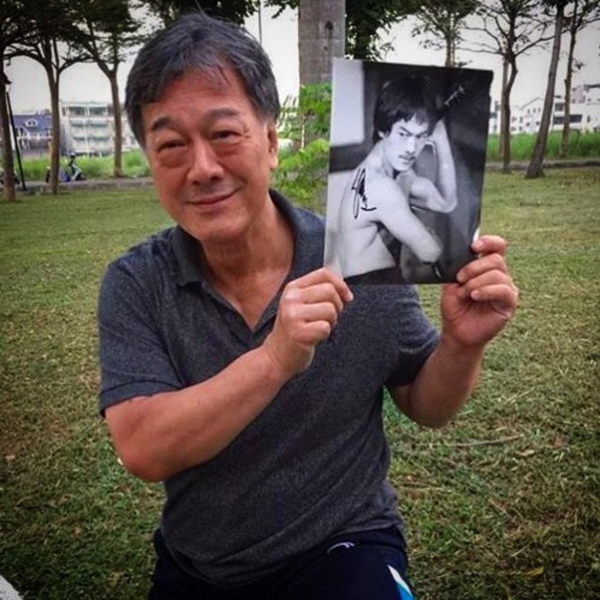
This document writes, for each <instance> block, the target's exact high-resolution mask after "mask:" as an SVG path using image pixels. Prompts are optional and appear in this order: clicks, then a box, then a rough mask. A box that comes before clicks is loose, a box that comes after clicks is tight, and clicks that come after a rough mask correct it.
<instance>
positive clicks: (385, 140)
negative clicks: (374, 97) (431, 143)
mask: <svg viewBox="0 0 600 600" xmlns="http://www.w3.org/2000/svg"><path fill="white" fill-rule="evenodd" d="M428 129H429V127H428V125H427V123H424V122H423V121H417V120H416V119H415V117H412V119H410V120H408V121H406V120H403V121H396V123H394V124H393V125H392V128H391V129H390V131H389V132H388V133H383V132H381V131H380V132H379V135H380V137H381V146H382V149H383V162H384V167H385V169H386V171H394V172H399V173H404V172H405V171H408V170H409V169H410V168H411V167H412V166H413V164H414V162H415V160H416V159H417V157H418V156H419V154H420V153H421V150H423V147H424V146H425V144H426V142H427V139H428V137H429V136H428Z"/></svg>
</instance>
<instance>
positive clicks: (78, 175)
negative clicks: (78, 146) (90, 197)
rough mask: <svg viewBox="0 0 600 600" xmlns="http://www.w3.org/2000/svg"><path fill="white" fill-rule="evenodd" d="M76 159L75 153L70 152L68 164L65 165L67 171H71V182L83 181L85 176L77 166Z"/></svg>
mask: <svg viewBox="0 0 600 600" xmlns="http://www.w3.org/2000/svg"><path fill="white" fill-rule="evenodd" d="M76 158H77V155H76V154H75V152H71V154H69V162H68V163H67V170H70V171H71V173H70V175H71V179H72V180H73V181H85V175H84V174H83V171H82V170H81V169H80V168H79V166H78V165H77V163H76V162H75V159H76Z"/></svg>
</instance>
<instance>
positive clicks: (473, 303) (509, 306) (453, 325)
mask: <svg viewBox="0 0 600 600" xmlns="http://www.w3.org/2000/svg"><path fill="white" fill-rule="evenodd" d="M471 248H472V250H473V252H476V253H477V254H478V257H477V258H476V259H475V260H473V261H471V262H470V263H469V264H467V265H465V266H464V267H463V268H462V269H461V270H460V271H459V272H458V273H457V281H458V283H451V284H446V285H444V287H443V291H442V301H441V311H442V332H443V334H444V335H446V336H448V338H449V339H451V340H452V341H454V342H455V343H456V344H459V345H462V346H464V347H469V348H474V347H477V346H484V345H485V344H486V343H487V342H489V341H490V340H491V339H492V338H493V337H494V336H495V335H496V334H498V333H499V332H500V330H501V329H502V328H503V327H504V326H505V325H506V323H507V322H508V321H509V320H510V319H511V317H512V316H513V314H514V312H515V310H516V307H517V303H518V298H519V291H518V289H517V287H516V286H515V284H514V283H513V280H512V277H511V276H510V273H509V271H508V267H507V265H506V261H505V254H506V241H505V240H504V239H503V238H501V237H498V236H493V235H486V236H482V237H481V238H479V239H478V240H476V241H475V242H473V244H472V246H471Z"/></svg>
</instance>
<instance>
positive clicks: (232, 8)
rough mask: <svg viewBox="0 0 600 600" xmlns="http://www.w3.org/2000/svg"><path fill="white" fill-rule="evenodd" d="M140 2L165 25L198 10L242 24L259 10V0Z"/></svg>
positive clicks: (162, 0)
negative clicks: (182, 15) (186, 13)
mask: <svg viewBox="0 0 600 600" xmlns="http://www.w3.org/2000/svg"><path fill="white" fill-rule="evenodd" d="M139 4H140V5H142V6H147V7H148V8H149V9H150V10H151V12H152V13H154V14H155V15H157V16H158V17H159V18H160V19H161V20H162V22H163V23H164V24H165V25H168V24H169V23H172V22H173V21H174V20H175V19H177V17H179V15H181V14H183V13H185V12H190V11H196V10H203V11H204V12H206V13H207V14H209V15H211V16H213V17H221V18H225V19H229V20H230V21H234V22H235V23H238V24H240V25H242V24H243V23H244V21H245V20H246V19H247V18H248V17H250V16H252V15H253V14H254V13H255V12H256V11H257V10H258V5H259V0H140V2H139Z"/></svg>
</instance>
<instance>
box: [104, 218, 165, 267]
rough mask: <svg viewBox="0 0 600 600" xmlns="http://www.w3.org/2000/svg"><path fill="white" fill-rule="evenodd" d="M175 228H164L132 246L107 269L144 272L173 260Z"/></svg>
mask: <svg viewBox="0 0 600 600" xmlns="http://www.w3.org/2000/svg"><path fill="white" fill-rule="evenodd" d="M174 230H175V228H174V227H170V228H168V229H164V230H162V231H159V232H158V233H155V234H153V235H150V236H148V237H147V238H145V239H144V240H142V241H140V242H138V243H136V244H134V245H133V246H130V247H129V248H128V249H127V250H126V251H125V252H123V253H122V254H121V255H119V256H118V257H116V258H115V259H113V260H112V261H111V262H110V264H109V265H108V269H107V270H108V271H111V270H122V271H127V272H128V273H130V274H142V273H148V272H152V271H153V270H154V269H155V268H156V267H164V266H165V265H166V264H168V263H169V262H172V260H173V258H172V257H173V250H172V237H173V232H174Z"/></svg>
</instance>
